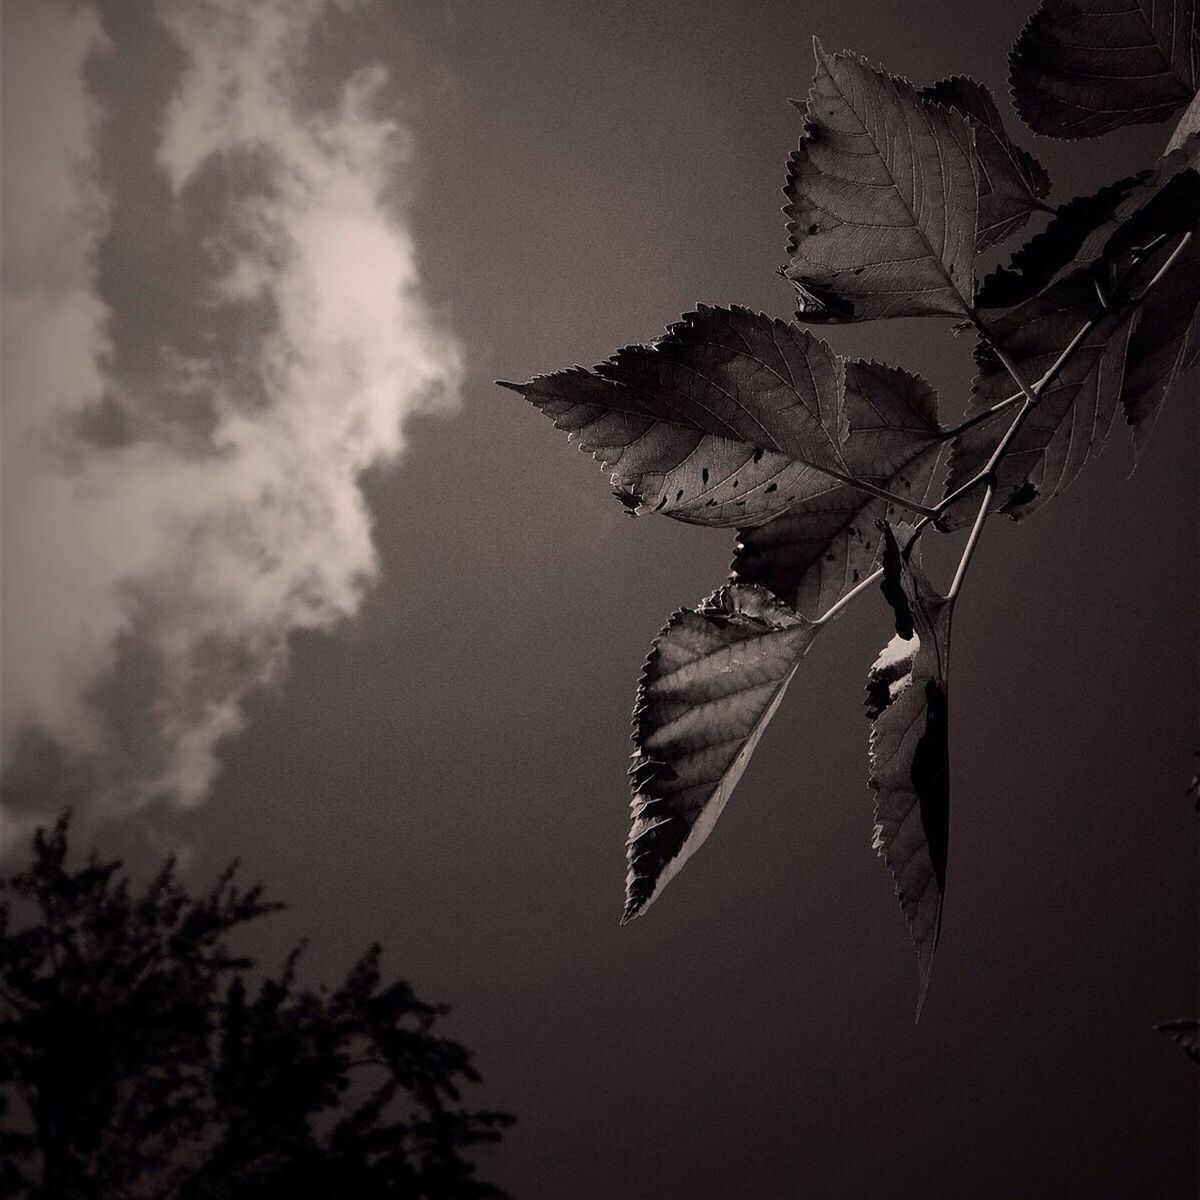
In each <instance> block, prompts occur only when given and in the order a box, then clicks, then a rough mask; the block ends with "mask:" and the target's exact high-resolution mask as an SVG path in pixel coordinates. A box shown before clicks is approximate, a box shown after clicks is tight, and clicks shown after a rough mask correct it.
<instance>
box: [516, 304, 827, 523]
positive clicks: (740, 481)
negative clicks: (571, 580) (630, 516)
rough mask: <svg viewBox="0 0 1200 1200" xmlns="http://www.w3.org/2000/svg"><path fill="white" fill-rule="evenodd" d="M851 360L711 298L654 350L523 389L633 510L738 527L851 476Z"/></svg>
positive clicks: (790, 328)
mask: <svg viewBox="0 0 1200 1200" xmlns="http://www.w3.org/2000/svg"><path fill="white" fill-rule="evenodd" d="M840 374H841V365H840V361H839V360H838V358H837V356H836V355H835V354H834V353H833V351H832V350H831V349H830V348H829V347H828V346H827V345H826V344H825V343H824V342H823V341H821V340H820V339H818V338H815V337H813V336H812V334H810V333H808V332H807V331H806V330H803V329H800V328H798V327H796V326H795V325H788V324H785V323H784V322H782V321H778V320H773V319H772V318H770V317H766V316H763V315H762V314H761V313H753V312H750V311H749V310H748V309H744V308H710V307H706V306H701V307H700V308H698V309H697V310H696V311H695V312H694V313H689V314H688V315H687V316H685V317H684V318H683V320H682V321H680V322H679V323H678V324H676V325H673V326H672V327H671V328H670V329H669V330H668V332H667V334H666V336H665V337H663V338H661V339H660V340H659V341H657V342H656V343H654V344H653V345H651V346H628V347H626V348H625V349H623V350H619V351H617V353H616V354H615V355H614V356H613V357H612V358H610V359H609V360H608V361H607V362H604V363H601V364H600V365H599V366H598V367H596V368H595V370H594V371H586V370H584V369H583V368H582V367H573V368H571V369H570V370H567V371H558V372H556V373H554V374H552V375H539V376H537V377H536V378H534V379H532V380H530V381H529V382H528V383H522V384H516V383H502V384H501V386H503V387H507V388H511V389H512V390H513V391H516V392H519V393H521V394H522V395H524V396H525V397H526V398H527V399H528V400H529V401H530V402H531V403H533V404H534V405H536V406H537V407H538V408H539V409H541V410H542V411H543V412H544V413H545V414H546V415H547V416H549V417H550V418H551V419H552V420H553V421H554V424H555V426H556V427H557V428H559V429H563V430H566V431H567V432H568V433H569V434H570V435H571V437H572V439H573V440H576V441H578V443H579V446H580V448H581V449H583V450H587V451H591V452H592V453H593V454H594V455H595V457H596V458H597V459H598V460H599V461H600V463H601V464H602V465H603V466H604V467H605V468H606V469H608V470H609V471H611V472H612V483H613V486H614V488H616V489H617V493H618V495H619V496H620V497H621V499H622V500H623V502H624V503H625V504H626V505H627V507H628V508H629V509H630V510H631V511H637V510H638V509H644V510H647V511H653V512H661V513H664V514H665V515H667V516H671V517H675V518H676V519H678V520H681V521H688V522H693V523H697V524H704V525H721V526H731V525H740V524H754V523H757V522H760V521H766V520H770V519H771V517H773V516H775V515H777V514H778V513H780V512H782V511H784V510H785V509H786V508H788V507H789V505H791V504H792V503H794V502H795V501H796V500H798V499H801V498H803V497H805V496H809V495H817V494H820V493H821V492H823V491H825V490H826V489H827V488H828V486H829V475H828V473H829V472H832V473H834V474H835V475H841V476H842V477H843V478H844V476H845V471H846V464H845V462H844V460H843V458H842V454H841V448H840V447H841V440H842V437H843V435H844V429H843V421H844V418H843V415H842V404H841V390H842V389H841V380H840Z"/></svg>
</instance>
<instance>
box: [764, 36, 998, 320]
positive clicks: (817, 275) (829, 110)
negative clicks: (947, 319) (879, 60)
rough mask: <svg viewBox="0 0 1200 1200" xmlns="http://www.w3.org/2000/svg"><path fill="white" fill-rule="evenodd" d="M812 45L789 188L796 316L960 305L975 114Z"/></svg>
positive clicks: (966, 281) (965, 294)
mask: <svg viewBox="0 0 1200 1200" xmlns="http://www.w3.org/2000/svg"><path fill="white" fill-rule="evenodd" d="M816 55H817V72H816V76H815V78H814V81H813V87H812V91H811V92H810V93H809V97H808V101H807V105H806V107H805V108H804V111H805V115H806V119H805V133H804V136H803V138H802V139H801V141H800V145H799V148H798V149H797V150H796V151H795V152H794V153H793V154H792V156H791V160H790V164H789V171H788V181H787V187H786V188H785V191H786V193H787V197H788V204H787V206H786V208H785V212H786V213H787V215H788V254H789V258H790V265H789V267H788V269H787V276H788V278H789V279H791V280H792V281H793V282H794V283H795V285H796V288H797V291H798V293H799V296H800V310H799V314H798V315H799V316H800V317H802V318H803V319H805V320H809V321H843V320H853V321H859V320H869V319H871V318H874V317H902V316H920V315H927V314H944V315H949V316H963V315H965V314H966V313H967V311H968V309H969V301H970V297H971V293H972V290H973V282H972V267H973V263H974V259H975V225H976V208H977V201H976V191H975V173H974V172H975V167H974V152H973V149H972V131H971V126H970V124H969V123H968V121H967V119H966V118H965V117H964V116H962V115H961V114H960V113H957V112H954V111H952V110H951V109H948V108H946V107H944V106H943V105H940V104H934V103H931V102H929V101H927V100H924V99H922V98H921V97H920V96H919V95H918V93H917V92H916V90H915V89H914V88H913V86H912V84H910V83H909V82H908V81H907V80H904V79H898V78H896V77H895V76H892V75H887V74H884V73H883V72H881V71H877V70H875V69H874V68H872V67H871V66H870V65H868V64H867V63H866V62H865V61H864V60H862V59H860V58H857V57H854V56H851V55H847V54H837V55H828V54H826V53H825V52H824V50H822V49H821V46H820V44H819V43H818V44H817V45H816Z"/></svg>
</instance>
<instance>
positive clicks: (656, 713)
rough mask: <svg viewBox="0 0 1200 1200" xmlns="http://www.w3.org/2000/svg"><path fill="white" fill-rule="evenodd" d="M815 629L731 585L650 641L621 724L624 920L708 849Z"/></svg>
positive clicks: (765, 598)
mask: <svg viewBox="0 0 1200 1200" xmlns="http://www.w3.org/2000/svg"><path fill="white" fill-rule="evenodd" d="M820 628H821V626H819V625H814V624H812V623H811V622H809V621H806V620H804V619H803V618H802V617H800V616H798V615H797V614H796V613H794V612H793V611H792V610H791V609H789V608H788V607H787V606H786V605H784V604H781V603H780V602H779V601H778V600H776V599H775V598H774V597H773V596H771V595H770V594H769V593H767V592H765V591H764V590H763V589H762V588H757V587H745V586H737V585H732V586H728V587H723V588H721V589H720V590H719V591H716V592H714V593H713V594H712V595H711V596H710V597H709V598H708V599H707V600H705V601H704V603H703V604H702V605H701V606H700V607H699V608H698V609H695V610H685V611H681V612H677V613H676V614H675V615H674V616H673V617H672V618H671V620H670V622H669V623H668V624H667V626H666V628H664V629H663V631H662V632H661V633H660V634H659V636H658V638H657V640H656V641H655V643H654V645H653V646H652V647H651V650H650V655H649V657H648V658H647V659H646V665H645V667H644V668H643V671H642V678H641V681H640V683H639V686H638V694H637V703H636V705H635V708H634V713H633V740H634V745H635V750H634V754H633V766H632V767H631V768H630V777H631V780H632V785H633V804H632V810H633V826H632V828H631V830H630V833H629V845H628V859H629V872H628V876H627V879H626V898H625V915H624V918H623V921H629V920H632V919H633V918H634V917H636V916H637V915H638V914H639V913H641V912H643V911H644V910H645V909H646V907H647V906H648V905H649V904H650V903H651V902H652V901H653V900H654V899H655V898H656V897H657V896H658V895H659V893H660V892H661V891H662V889H663V888H664V887H665V886H666V884H667V882H668V881H669V880H670V879H672V878H673V877H674V876H675V874H676V873H677V872H678V871H679V869H680V867H682V866H683V864H684V863H685V862H686V861H687V860H688V858H690V857H691V855H692V854H694V853H695V851H696V850H697V849H698V847H699V846H700V845H701V843H702V842H703V841H704V839H705V838H707V837H708V835H709V833H710V832H711V830H712V827H713V824H714V822H715V821H716V819H717V818H718V817H719V816H720V815H721V811H722V810H723V809H724V807H725V804H726V802H727V801H728V800H729V796H730V793H731V792H732V791H733V789H734V787H735V786H736V785H737V782H738V780H739V779H740V778H741V777H742V772H743V771H744V770H745V769H746V764H747V762H748V761H749V760H750V756H751V754H753V753H754V748H755V747H756V746H757V745H758V740H759V738H760V737H761V736H762V733H763V730H764V729H765V728H766V726H767V723H768V722H769V721H770V719H771V718H772V717H773V716H774V715H775V710H776V708H777V707H778V706H779V702H780V700H781V699H782V698H783V693H784V689H785V688H786V687H787V685H788V682H789V681H790V679H791V677H792V675H793V674H794V673H795V671H796V668H797V666H798V665H799V663H800V659H801V657H802V656H803V654H804V652H805V651H806V650H807V649H808V647H809V645H810V644H811V643H812V640H813V638H814V637H815V636H816V634H817V632H818V631H819V630H820Z"/></svg>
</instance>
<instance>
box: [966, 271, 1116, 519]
mask: <svg viewBox="0 0 1200 1200" xmlns="http://www.w3.org/2000/svg"><path fill="white" fill-rule="evenodd" d="M1096 309H1097V299H1096V290H1095V288H1094V286H1093V285H1092V282H1091V280H1090V279H1089V278H1088V277H1087V276H1086V275H1085V274H1078V275H1073V276H1070V277H1069V278H1067V279H1066V280H1063V281H1062V282H1060V283H1057V284H1055V285H1054V286H1053V287H1051V288H1050V289H1048V290H1047V291H1046V292H1044V293H1043V294H1042V295H1041V296H1038V297H1035V299H1033V300H1031V301H1028V302H1026V303H1025V304H1023V305H1021V306H1020V307H1019V308H1017V309H1014V310H1013V311H1012V312H1011V313H1008V314H1005V316H1003V317H1001V318H999V319H998V320H995V321H993V322H991V324H990V328H991V330H992V332H993V334H994V335H995V336H996V338H997V339H998V341H999V342H1000V344H1001V345H1002V346H1003V347H1004V348H1005V350H1006V351H1007V353H1008V354H1009V355H1010V356H1011V357H1012V358H1013V359H1014V360H1015V361H1016V363H1017V364H1018V366H1019V367H1020V368H1021V371H1022V375H1023V377H1024V378H1025V379H1026V380H1028V381H1030V382H1032V381H1035V380H1037V379H1038V378H1040V376H1041V375H1042V374H1043V373H1044V372H1045V371H1046V369H1047V368H1049V367H1050V365H1051V364H1052V363H1053V362H1054V360H1055V359H1056V358H1057V357H1058V355H1059V352H1060V351H1061V350H1062V349H1063V347H1064V346H1066V344H1067V343H1068V342H1069V341H1070V340H1071V338H1072V337H1073V336H1074V335H1075V333H1076V331H1077V330H1078V329H1080V328H1081V327H1082V326H1083V325H1084V324H1085V322H1086V321H1087V320H1088V318H1089V317H1091V316H1092V314H1093V313H1094V312H1095V311H1096ZM1130 330H1131V320H1130V315H1129V313H1128V312H1121V313H1115V314H1113V315H1112V316H1110V317H1108V318H1107V319H1106V320H1104V321H1102V322H1101V323H1100V324H1099V325H1098V326H1097V327H1096V328H1095V329H1094V330H1093V331H1092V333H1091V334H1090V335H1089V336H1088V338H1087V339H1086V340H1085V341H1084V342H1083V344H1082V345H1081V346H1080V347H1079V349H1078V350H1077V351H1076V352H1075V354H1074V355H1073V357H1072V358H1071V360H1070V361H1069V362H1068V363H1067V365H1066V366H1065V367H1064V368H1063V369H1062V370H1061V371H1060V372H1059V373H1058V375H1057V376H1056V377H1055V379H1054V380H1053V381H1052V382H1051V383H1050V384H1049V385H1048V386H1047V387H1046V388H1045V389H1044V391H1043V392H1042V394H1041V400H1040V403H1039V404H1038V406H1037V407H1036V408H1035V409H1033V410H1032V411H1031V412H1030V414H1029V416H1028V418H1027V419H1026V421H1025V423H1024V424H1023V425H1022V426H1021V430H1020V432H1019V433H1018V434H1017V436H1016V437H1015V438H1014V439H1013V442H1012V444H1011V446H1010V447H1009V449H1008V451H1007V452H1006V454H1005V455H1004V457H1003V458H1001V460H1000V462H999V464H998V466H997V472H996V475H997V478H996V498H995V502H994V503H995V507H996V508H997V509H999V511H1001V512H1004V513H1007V514H1008V515H1010V516H1013V517H1024V516H1028V515H1029V514H1030V513H1032V512H1034V511H1036V510H1037V509H1038V508H1040V507H1041V506H1042V505H1043V504H1045V503H1046V502H1047V501H1048V500H1050V499H1052V498H1053V497H1055V496H1057V495H1059V494H1060V493H1061V492H1062V491H1063V490H1064V489H1065V488H1066V487H1067V485H1068V484H1070V483H1071V481H1072V480H1073V479H1074V478H1075V476H1076V475H1078V474H1079V471H1080V470H1081V469H1082V467H1083V465H1084V463H1085V462H1086V461H1087V460H1088V458H1089V456H1090V455H1091V454H1092V452H1093V451H1094V450H1096V449H1098V448H1099V446H1100V445H1101V444H1102V443H1103V441H1104V439H1105V438H1106V437H1107V436H1108V431H1109V429H1110V428H1111V426H1112V420H1113V415H1114V414H1115V413H1116V411H1117V407H1118V404H1119V402H1120V396H1121V382H1122V379H1123V377H1124V371H1125V355H1126V348H1127V346H1128V343H1129V335H1130ZM977 361H978V363H979V375H978V377H977V378H976V381H975V385H974V388H973V390H972V397H971V404H970V407H969V409H968V413H969V414H971V415H973V414H975V413H976V412H982V411H984V410H986V409H987V408H990V407H991V406H992V405H993V404H995V403H997V402H998V401H1000V400H1003V399H1004V398H1005V397H1006V396H1008V395H1010V394H1012V392H1013V390H1014V384H1013V380H1012V377H1011V376H1010V375H1009V374H1008V372H1007V371H1006V370H1005V368H1004V367H1003V366H1001V365H1000V362H999V361H998V360H997V359H996V358H995V357H994V356H992V355H989V354H988V353H987V351H986V350H985V349H981V350H980V351H979V352H978V354H977ZM1015 413H1016V410H1015V409H1009V410H1008V411H1007V412H1004V413H1001V414H1000V415H999V416H997V417H995V418H993V419H992V420H991V421H988V422H984V423H982V424H979V425H976V426H975V427H974V428H972V429H970V430H968V431H967V432H966V433H964V434H962V435H961V436H960V437H958V438H956V439H955V441H954V444H953V446H952V447H951V451H950V469H949V477H948V478H947V481H946V489H947V492H951V491H953V490H954V489H956V488H957V487H959V486H961V485H962V484H964V483H966V482H967V480H969V479H970V478H971V477H972V476H974V475H975V474H976V473H977V472H978V471H979V470H980V469H981V468H982V467H983V466H984V464H985V463H986V462H987V461H988V458H989V456H990V455H991V453H992V451H993V450H994V449H995V447H996V444H997V443H998V442H999V440H1000V437H1001V435H1002V434H1003V433H1004V431H1005V430H1006V429H1007V428H1008V426H1009V425H1010V424H1011V422H1012V420H1013V417H1014V416H1015ZM963 503H964V505H965V504H967V503H968V500H967V499H964V502H963ZM969 503H970V504H971V505H972V506H973V505H974V504H976V503H977V501H976V500H975V499H970V501H969ZM972 511H973V508H972ZM953 519H954V521H955V523H961V521H962V520H964V519H965V516H964V515H963V514H962V513H961V512H959V513H956V514H953Z"/></svg>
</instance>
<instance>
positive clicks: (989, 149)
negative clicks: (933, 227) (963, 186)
mask: <svg viewBox="0 0 1200 1200" xmlns="http://www.w3.org/2000/svg"><path fill="white" fill-rule="evenodd" d="M921 95H922V96H924V97H925V98H926V99H928V100H933V101H936V102H937V103H938V104H947V105H949V106H950V107H951V108H954V109H957V110H958V111H959V112H961V113H963V114H964V115H965V116H967V117H969V118H970V120H971V122H972V124H973V126H974V130H975V157H976V165H977V169H976V172H975V174H976V187H977V191H978V195H979V216H978V220H977V229H976V231H975V248H976V250H978V251H983V250H986V249H988V248H989V247H990V246H994V245H995V244H996V243H997V242H1001V241H1003V240H1004V239H1005V238H1006V237H1008V236H1009V235H1010V234H1012V233H1015V232H1016V231H1017V230H1018V229H1020V227H1021V226H1022V225H1024V224H1025V222H1026V221H1028V220H1029V218H1030V216H1031V215H1032V214H1033V213H1035V212H1037V211H1039V210H1042V209H1045V207H1046V206H1045V205H1044V204H1043V203H1042V200H1043V199H1044V198H1045V197H1046V196H1047V195H1049V193H1050V176H1049V175H1047V174H1046V171H1045V169H1044V168H1043V167H1042V165H1041V163H1039V162H1038V160H1037V159H1036V158H1034V157H1033V155H1032V154H1030V153H1029V152H1028V151H1027V150H1023V149H1021V147H1020V146H1018V145H1016V143H1015V142H1013V140H1012V139H1011V138H1010V137H1009V136H1008V134H1007V133H1006V132H1005V129H1004V121H1003V119H1002V118H1001V116H1000V111H999V109H997V107H996V102H995V100H994V99H993V98H992V93H991V92H989V91H988V89H987V88H985V87H984V86H983V84H981V83H977V82H976V81H975V80H974V79H968V78H967V77H966V76H965V75H956V76H954V77H953V78H952V79H943V80H940V81H939V82H938V83H935V84H934V85H933V86H932V87H928V88H925V89H924V90H923V91H922V93H921Z"/></svg>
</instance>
